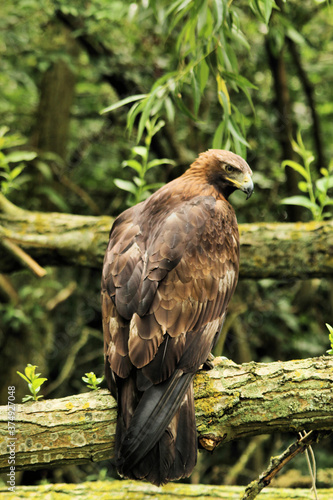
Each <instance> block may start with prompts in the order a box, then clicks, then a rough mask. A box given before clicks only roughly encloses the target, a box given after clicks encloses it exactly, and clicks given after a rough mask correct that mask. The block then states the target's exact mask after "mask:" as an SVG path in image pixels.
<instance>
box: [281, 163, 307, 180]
mask: <svg viewBox="0 0 333 500" xmlns="http://www.w3.org/2000/svg"><path fill="white" fill-rule="evenodd" d="M281 166H282V168H285V167H291V168H292V169H293V170H295V171H296V172H298V173H299V174H301V175H302V177H304V179H305V180H307V181H310V180H311V179H310V176H309V174H308V172H307V171H306V170H305V168H304V167H302V165H300V164H299V163H297V162H296V161H293V160H284V161H283V162H282V163H281Z"/></svg>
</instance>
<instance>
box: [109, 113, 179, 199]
mask: <svg viewBox="0 0 333 500" xmlns="http://www.w3.org/2000/svg"><path fill="white" fill-rule="evenodd" d="M164 125H165V122H164V121H163V120H159V119H158V117H157V116H155V117H154V118H153V119H152V120H148V121H147V123H146V130H147V135H146V137H145V145H144V146H135V147H133V148H132V149H131V153H132V158H131V159H130V160H127V161H124V162H123V163H122V166H123V167H124V168H125V167H131V168H132V169H134V170H135V171H136V173H137V175H136V176H134V177H133V181H128V180H123V179H115V180H114V183H115V185H116V186H117V187H118V188H120V189H123V190H124V191H127V192H128V193H130V194H131V196H130V199H129V200H128V203H129V205H135V204H137V203H140V201H143V200H145V199H146V198H147V197H148V196H149V195H150V194H151V190H155V189H158V188H159V187H161V186H162V185H163V183H161V182H154V183H153V184H148V182H147V178H146V174H147V172H148V171H149V170H150V169H152V168H154V167H158V166H160V165H174V163H175V162H174V161H173V160H170V159H168V158H161V159H153V160H150V161H149V151H150V146H151V141H152V138H153V136H154V135H155V134H157V132H158V131H159V130H160V129H161V128H162V127H163V126H164ZM136 156H138V157H139V158H140V161H139V160H137V159H136V158H135V157H136Z"/></svg>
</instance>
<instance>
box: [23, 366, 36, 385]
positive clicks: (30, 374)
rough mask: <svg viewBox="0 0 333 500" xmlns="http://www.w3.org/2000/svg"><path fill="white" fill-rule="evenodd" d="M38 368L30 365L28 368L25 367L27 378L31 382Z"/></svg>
mask: <svg viewBox="0 0 333 500" xmlns="http://www.w3.org/2000/svg"><path fill="white" fill-rule="evenodd" d="M36 368H37V365H31V364H30V363H28V364H27V366H26V367H25V369H24V373H25V374H26V376H27V378H28V379H29V382H30V381H31V380H32V379H33V377H34V376H35V370H36Z"/></svg>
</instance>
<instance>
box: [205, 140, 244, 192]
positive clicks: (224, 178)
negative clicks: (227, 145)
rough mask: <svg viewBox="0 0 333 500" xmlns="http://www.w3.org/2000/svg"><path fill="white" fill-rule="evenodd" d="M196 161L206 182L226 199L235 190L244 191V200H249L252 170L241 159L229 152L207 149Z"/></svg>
mask: <svg viewBox="0 0 333 500" xmlns="http://www.w3.org/2000/svg"><path fill="white" fill-rule="evenodd" d="M198 160H199V162H200V163H201V164H202V166H204V168H205V170H206V175H207V180H208V182H209V183H210V184H212V185H214V187H215V188H216V189H217V190H218V191H219V192H220V193H222V194H223V196H224V197H225V198H226V199H228V197H229V196H230V195H231V193H233V192H234V191H235V190H236V189H240V190H241V191H244V193H246V195H247V197H246V199H248V198H250V196H251V194H252V193H253V189H254V186H253V181H252V179H251V176H252V170H251V169H250V167H249V165H248V164H247V163H246V161H245V160H243V158H241V157H240V156H238V155H236V154H235V153H231V151H225V150H223V149H209V150H208V151H206V152H205V153H201V154H200V155H199V158H198Z"/></svg>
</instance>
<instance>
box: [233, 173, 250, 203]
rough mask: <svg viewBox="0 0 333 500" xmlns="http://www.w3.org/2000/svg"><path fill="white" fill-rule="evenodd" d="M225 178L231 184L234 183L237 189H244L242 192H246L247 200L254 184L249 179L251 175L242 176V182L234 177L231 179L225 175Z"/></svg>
mask: <svg viewBox="0 0 333 500" xmlns="http://www.w3.org/2000/svg"><path fill="white" fill-rule="evenodd" d="M226 179H227V180H228V181H229V182H232V183H233V184H235V186H236V187H237V189H240V190H241V191H244V193H246V194H247V196H246V199H247V200H248V199H249V198H250V196H251V194H252V193H253V190H254V185H253V181H252V179H251V177H250V176H249V175H246V176H245V177H244V179H243V180H242V182H238V181H237V180H236V179H231V178H230V177H226Z"/></svg>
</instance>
